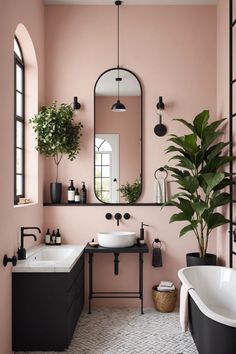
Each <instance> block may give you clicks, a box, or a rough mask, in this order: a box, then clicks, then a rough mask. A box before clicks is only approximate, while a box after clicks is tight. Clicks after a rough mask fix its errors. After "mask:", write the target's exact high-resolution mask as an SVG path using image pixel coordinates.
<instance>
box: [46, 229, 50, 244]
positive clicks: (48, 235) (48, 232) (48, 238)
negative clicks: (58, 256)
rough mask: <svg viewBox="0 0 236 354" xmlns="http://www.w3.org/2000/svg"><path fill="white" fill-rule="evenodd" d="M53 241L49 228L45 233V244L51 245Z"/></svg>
mask: <svg viewBox="0 0 236 354" xmlns="http://www.w3.org/2000/svg"><path fill="white" fill-rule="evenodd" d="M50 243H51V234H50V230H49V229H47V232H46V234H45V245H50Z"/></svg>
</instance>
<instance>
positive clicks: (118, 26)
mask: <svg viewBox="0 0 236 354" xmlns="http://www.w3.org/2000/svg"><path fill="white" fill-rule="evenodd" d="M117 7H118V9H117V67H118V68H119V67H120V5H118V6H117Z"/></svg>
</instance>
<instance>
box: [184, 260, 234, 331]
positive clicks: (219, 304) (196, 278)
mask: <svg viewBox="0 0 236 354" xmlns="http://www.w3.org/2000/svg"><path fill="white" fill-rule="evenodd" d="M182 276H183V278H181V276H180V279H181V281H184V280H186V281H187V282H188V283H190V284H191V285H192V287H193V289H194V291H192V290H190V291H189V292H190V294H191V296H192V297H193V299H194V300H195V302H196V303H197V305H198V306H199V308H200V310H202V312H204V313H205V314H206V315H208V316H209V317H211V318H213V314H212V313H210V312H211V311H212V312H213V313H215V314H216V315H217V316H216V317H217V319H218V320H219V319H220V317H221V316H222V318H221V319H220V322H222V323H225V324H228V325H229V324H230V325H232V326H234V327H236V271H235V270H233V269H230V268H226V267H218V266H199V267H188V268H184V269H183V270H182ZM184 278H185V279H184ZM208 310H209V311H208ZM206 312H207V313H206ZM228 320H232V321H233V322H232V321H230V323H229V321H228ZM234 321H235V323H234Z"/></svg>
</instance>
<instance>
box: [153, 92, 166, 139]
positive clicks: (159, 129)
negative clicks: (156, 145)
mask: <svg viewBox="0 0 236 354" xmlns="http://www.w3.org/2000/svg"><path fill="white" fill-rule="evenodd" d="M156 107H157V114H158V115H159V124H157V125H156V126H155V127H154V133H155V134H156V135H157V136H164V135H165V134H166V132H167V128H166V126H165V125H164V124H162V112H163V111H164V109H165V105H164V103H163V101H162V96H159V101H158V102H157V106H156Z"/></svg>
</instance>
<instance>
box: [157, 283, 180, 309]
mask: <svg viewBox="0 0 236 354" xmlns="http://www.w3.org/2000/svg"><path fill="white" fill-rule="evenodd" d="M152 299H153V303H154V306H155V309H156V310H157V311H159V312H172V311H173V310H174V308H175V305H176V300H177V289H175V290H171V291H158V290H157V285H155V286H153V288H152Z"/></svg>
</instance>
